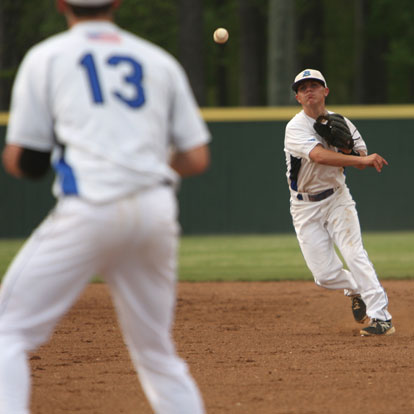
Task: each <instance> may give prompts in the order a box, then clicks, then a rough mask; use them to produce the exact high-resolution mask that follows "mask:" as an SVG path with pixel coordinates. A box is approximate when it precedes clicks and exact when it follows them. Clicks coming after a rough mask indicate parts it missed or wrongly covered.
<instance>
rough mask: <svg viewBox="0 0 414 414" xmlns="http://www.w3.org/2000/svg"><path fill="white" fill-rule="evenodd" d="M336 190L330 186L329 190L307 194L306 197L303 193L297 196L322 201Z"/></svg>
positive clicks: (307, 199)
mask: <svg viewBox="0 0 414 414" xmlns="http://www.w3.org/2000/svg"><path fill="white" fill-rule="evenodd" d="M334 192H335V190H334V189H333V188H330V189H329V190H325V191H322V192H321V193H319V194H306V196H305V197H304V196H303V195H302V194H298V195H297V197H298V200H305V201H321V200H325V198H328V197H329V196H331V195H332V194H333V193H334Z"/></svg>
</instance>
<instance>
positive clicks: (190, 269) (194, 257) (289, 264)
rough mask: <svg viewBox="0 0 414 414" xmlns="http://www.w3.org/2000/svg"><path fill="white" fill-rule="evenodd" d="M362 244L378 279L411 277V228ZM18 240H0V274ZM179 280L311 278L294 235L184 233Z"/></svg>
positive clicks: (372, 235)
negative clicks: (209, 234) (195, 234)
mask: <svg viewBox="0 0 414 414" xmlns="http://www.w3.org/2000/svg"><path fill="white" fill-rule="evenodd" d="M363 238H364V245H365V248H366V250H367V251H368V254H369V257H370V259H371V261H372V262H373V263H374V266H375V268H376V270H377V273H378V275H379V277H380V279H381V280H385V279H413V278H414V232H399V233H397V232H395V233H364V235H363ZM22 243H23V241H22V240H0V272H1V273H0V274H1V275H3V274H4V272H5V271H6V269H7V266H8V265H9V263H10V261H11V259H12V258H13V256H14V255H15V253H16V252H17V250H18V249H19V247H20V246H21V245H22ZM179 276H180V280H182V281H239V280H243V281H249V280H251V281H266V280H313V279H312V276H311V274H310V272H309V270H308V268H307V267H306V265H305V261H304V259H303V257H302V253H301V252H300V249H299V245H298V242H297V240H296V237H295V235H294V234H284V235H248V236H240V235H237V236H184V237H182V239H181V247H180V267H179Z"/></svg>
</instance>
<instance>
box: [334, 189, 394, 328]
mask: <svg viewBox="0 0 414 414" xmlns="http://www.w3.org/2000/svg"><path fill="white" fill-rule="evenodd" d="M338 196H339V197H338V198H337V202H336V205H335V206H334V208H333V209H332V210H331V214H330V216H329V220H328V224H327V229H328V231H329V233H330V234H331V237H332V238H333V240H334V242H335V244H336V245H337V246H338V248H339V250H340V252H341V254H342V256H343V258H344V260H345V262H346V264H347V266H348V268H349V270H350V271H351V273H352V276H353V278H354V280H355V282H356V283H357V285H358V293H360V295H361V298H362V300H363V301H364V303H365V305H366V312H367V315H368V316H369V317H370V318H371V319H372V318H375V319H380V320H389V319H391V315H390V313H389V312H388V310H387V306H388V297H387V294H386V292H385V290H384V288H383V287H382V285H381V283H380V282H379V280H378V276H377V274H376V272H375V269H374V266H373V264H372V263H371V261H370V260H369V258H368V254H367V252H366V250H365V248H364V246H363V242H362V236H361V229H360V224H359V219H358V214H357V211H356V208H355V202H354V201H353V200H352V197H351V196H350V194H349V191H348V190H347V189H345V190H344V191H343V193H341V194H338Z"/></svg>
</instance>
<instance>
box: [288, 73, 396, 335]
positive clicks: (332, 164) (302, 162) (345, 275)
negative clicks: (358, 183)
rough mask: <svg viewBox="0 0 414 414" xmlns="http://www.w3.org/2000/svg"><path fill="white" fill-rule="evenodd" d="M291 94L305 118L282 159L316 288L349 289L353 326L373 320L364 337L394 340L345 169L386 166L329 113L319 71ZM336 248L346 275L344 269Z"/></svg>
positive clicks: (295, 125) (302, 78)
mask: <svg viewBox="0 0 414 414" xmlns="http://www.w3.org/2000/svg"><path fill="white" fill-rule="evenodd" d="M292 88H293V90H294V91H295V93H296V99H297V101H298V102H299V103H300V104H301V106H302V109H303V110H302V111H301V112H299V113H298V114H297V115H295V116H294V117H293V118H292V119H291V120H290V121H289V123H288V124H287V126H286V134H285V154H286V164H287V179H288V184H289V189H290V195H291V197H290V211H291V215H292V219H293V224H294V227H295V231H296V234H297V238H298V241H299V244H300V247H301V250H302V253H303V256H304V258H305V261H306V263H307V265H308V267H309V269H310V270H311V272H312V274H313V277H314V279H315V282H316V284H317V285H319V286H322V287H325V288H328V289H344V292H345V295H347V296H349V297H351V298H352V311H353V315H354V318H355V320H356V322H359V323H363V322H365V320H366V319H367V318H368V317H369V318H370V324H369V325H368V326H367V327H365V328H363V329H361V331H360V332H361V335H364V336H368V335H390V334H393V333H394V332H395V328H394V326H393V324H392V322H391V315H390V313H389V312H388V310H387V306H388V298H387V295H386V293H385V290H384V288H383V287H382V286H381V284H380V282H379V281H378V277H377V275H376V273H375V270H374V267H373V265H372V263H371V262H370V260H369V258H368V255H367V252H366V251H365V249H364V246H363V244H362V237H361V230H360V225H359V219H358V215H357V211H356V208H355V202H354V201H353V199H352V197H351V194H350V192H349V189H348V187H347V186H346V184H345V175H344V167H351V166H352V167H356V168H359V169H364V168H366V167H374V168H375V169H376V170H377V171H378V172H380V171H381V170H382V168H383V167H384V165H387V161H386V160H385V159H384V158H383V157H381V156H380V155H378V154H371V155H367V148H366V145H365V142H364V141H363V139H362V137H361V135H360V133H359V132H358V130H357V129H356V127H355V126H354V125H353V124H352V123H351V122H350V121H349V120H348V119H346V118H344V117H342V116H341V115H339V114H333V113H332V112H329V111H327V109H326V107H325V99H326V97H327V96H328V93H329V89H328V87H327V84H326V81H325V78H324V77H323V75H322V74H321V73H320V72H319V71H317V70H313V69H306V70H304V71H302V72H301V73H299V74H298V75H297V76H296V78H295V81H294V83H293V85H292ZM335 245H336V246H337V247H338V249H339V251H340V252H341V254H342V256H343V258H344V260H345V262H346V264H347V265H348V268H349V270H346V269H344V267H343V264H342V261H341V260H340V259H339V257H338V256H337V254H336V252H335Z"/></svg>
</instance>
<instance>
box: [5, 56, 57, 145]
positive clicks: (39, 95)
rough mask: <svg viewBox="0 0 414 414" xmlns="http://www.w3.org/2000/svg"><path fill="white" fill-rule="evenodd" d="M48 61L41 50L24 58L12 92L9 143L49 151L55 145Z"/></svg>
mask: <svg viewBox="0 0 414 414" xmlns="http://www.w3.org/2000/svg"><path fill="white" fill-rule="evenodd" d="M47 74H48V70H47V59H44V56H42V57H40V56H39V49H37V48H34V49H31V50H30V51H29V52H28V53H27V54H26V56H25V57H24V59H23V61H22V63H21V65H20V67H19V70H18V73H17V76H16V79H15V82H14V85H13V91H12V99H11V108H10V118H9V122H8V128H7V133H6V142H7V143H8V144H15V145H19V146H22V147H24V148H30V149H34V150H40V151H49V150H50V149H51V148H52V146H53V120H52V112H51V111H50V108H49V99H48V92H47V91H48V76H47Z"/></svg>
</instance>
